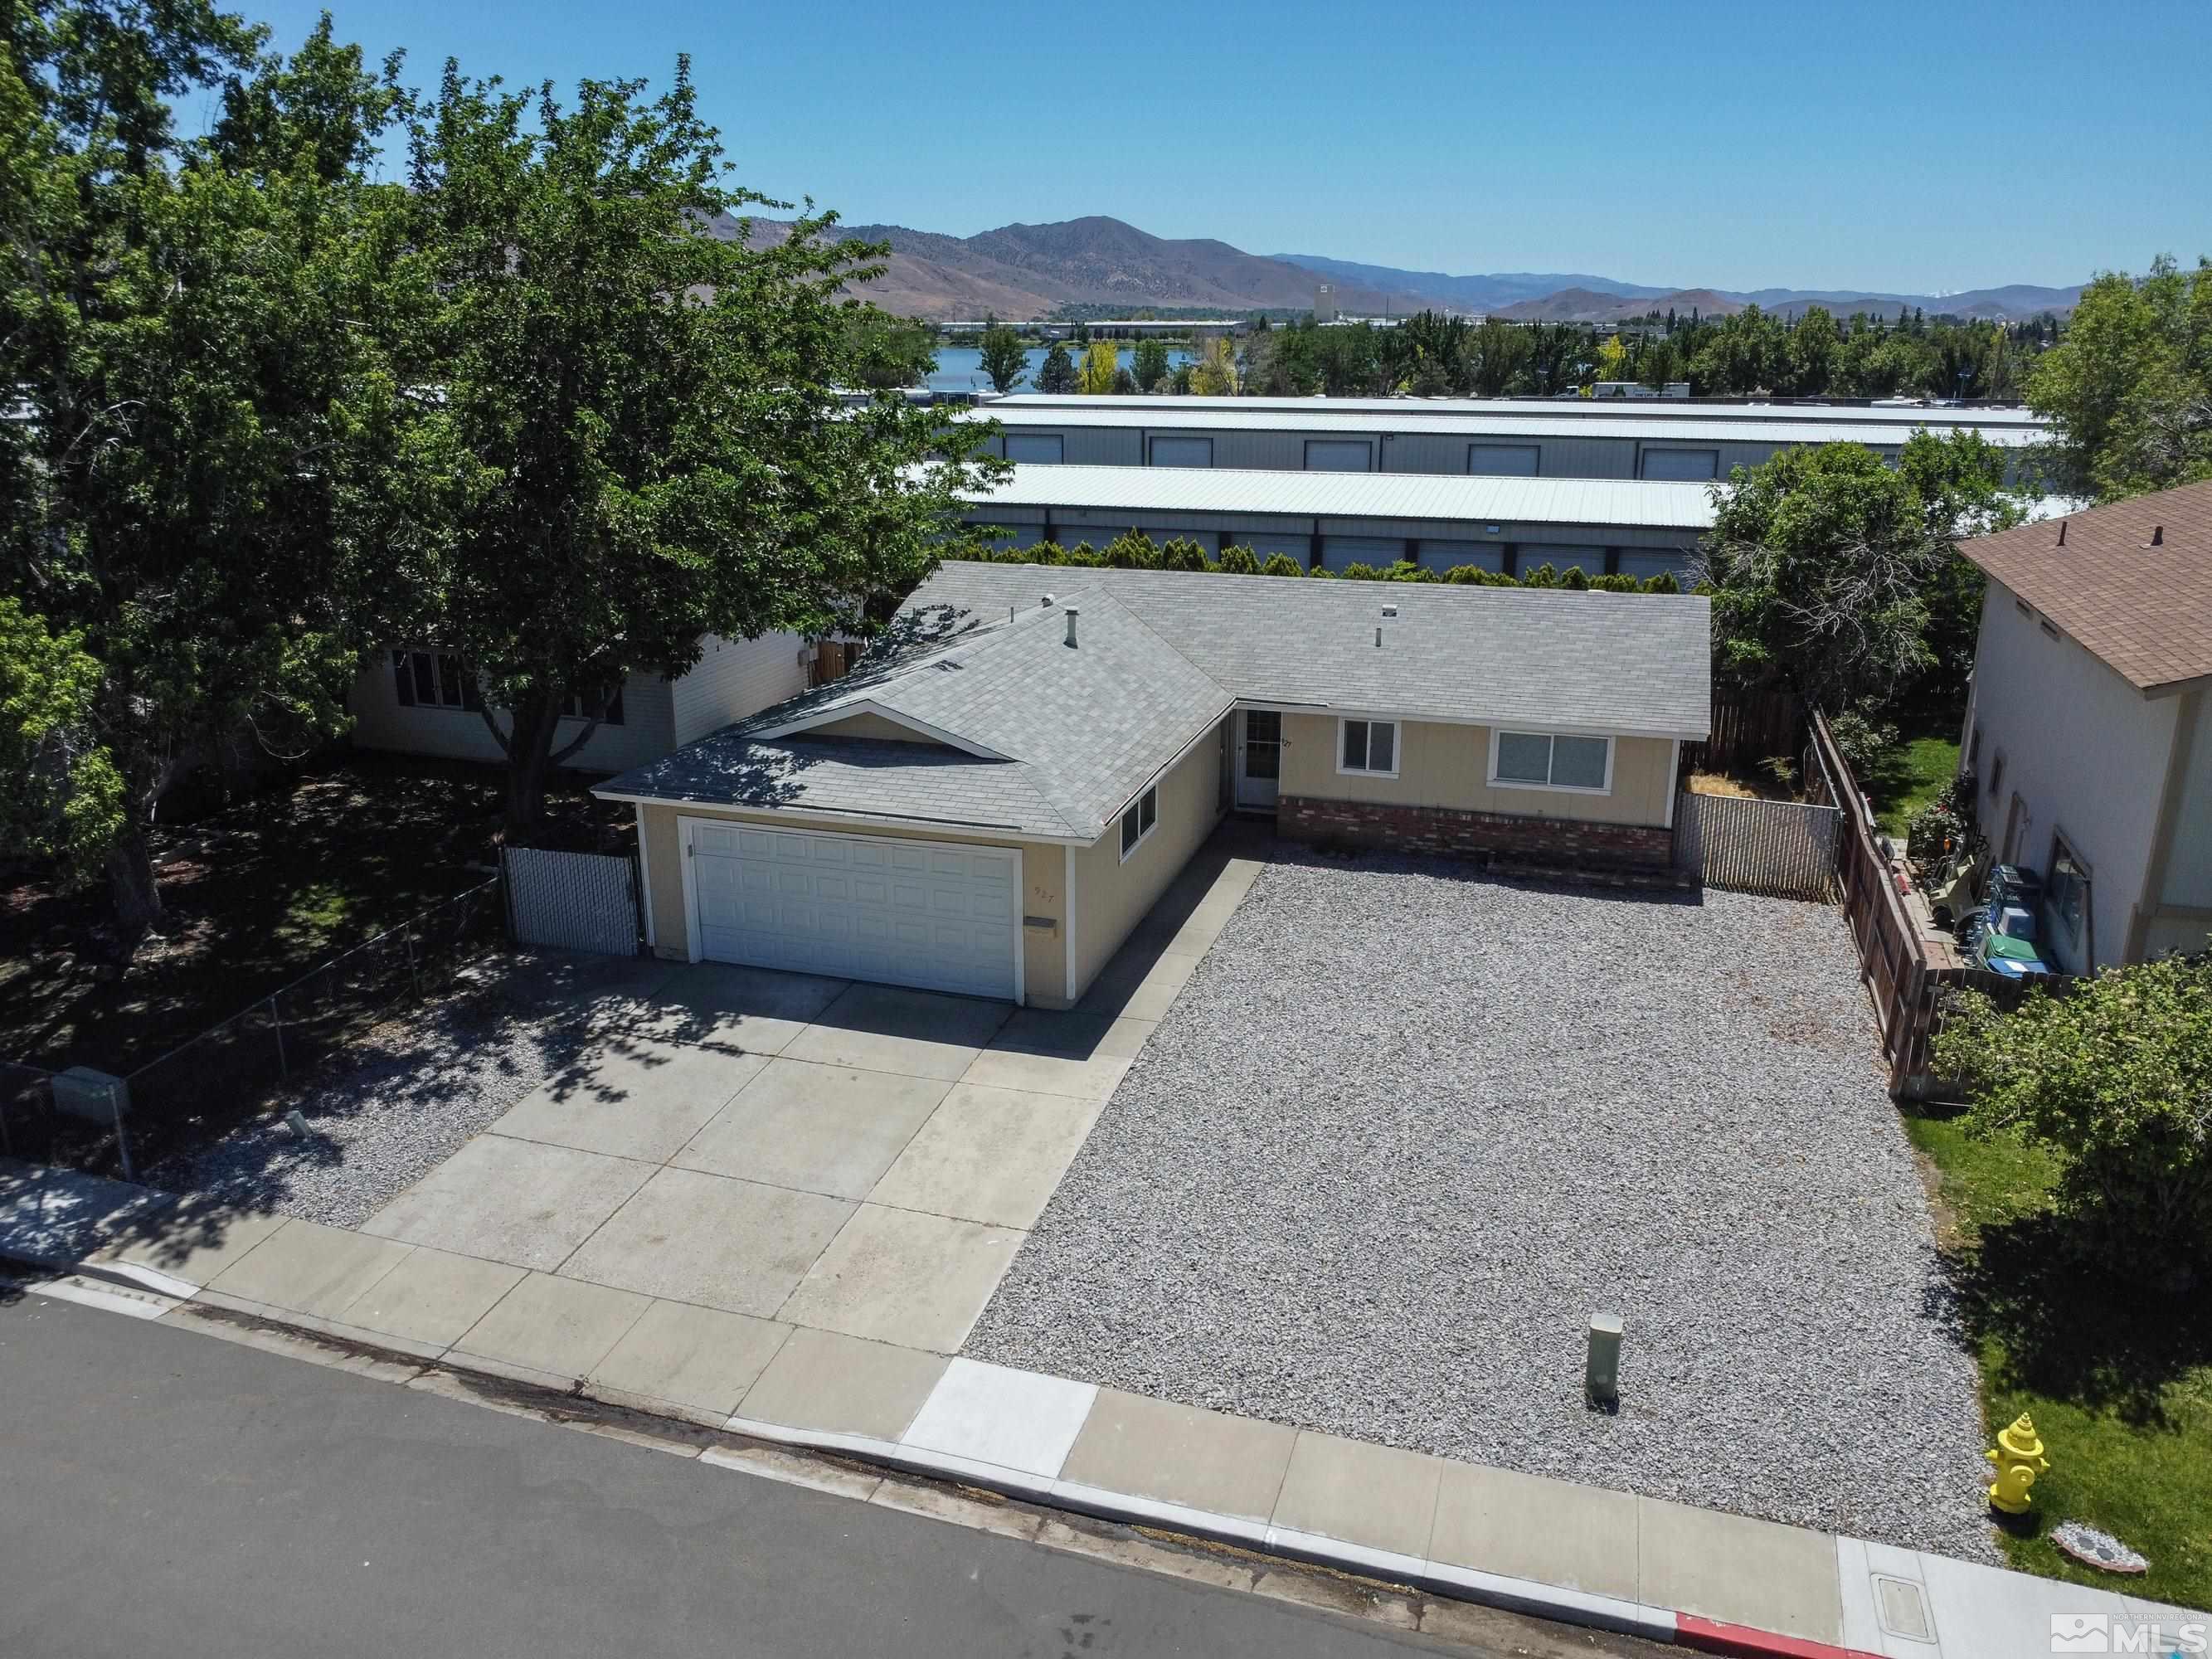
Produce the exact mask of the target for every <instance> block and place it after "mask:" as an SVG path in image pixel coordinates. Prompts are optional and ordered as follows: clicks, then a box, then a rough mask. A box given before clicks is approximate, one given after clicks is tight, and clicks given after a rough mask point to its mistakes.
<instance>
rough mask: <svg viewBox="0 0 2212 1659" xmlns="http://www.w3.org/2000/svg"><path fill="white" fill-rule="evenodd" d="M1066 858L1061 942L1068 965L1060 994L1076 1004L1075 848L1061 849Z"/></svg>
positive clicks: (1063, 971) (1062, 975)
mask: <svg viewBox="0 0 2212 1659" xmlns="http://www.w3.org/2000/svg"><path fill="white" fill-rule="evenodd" d="M1060 856H1061V858H1062V859H1063V860H1065V862H1063V863H1062V865H1061V866H1060V939H1061V943H1062V944H1064V945H1066V947H1067V965H1066V967H1064V968H1062V969H1060V995H1061V996H1063V997H1064V998H1066V1000H1067V1006H1069V1007H1071V1008H1072V1007H1073V1006H1075V848H1073V847H1063V848H1060Z"/></svg>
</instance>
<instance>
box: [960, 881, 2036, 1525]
mask: <svg viewBox="0 0 2212 1659" xmlns="http://www.w3.org/2000/svg"><path fill="white" fill-rule="evenodd" d="M1598 1309H1606V1310H1613V1311H1617V1312H1619V1313H1620V1314H1621V1315H1623V1316H1625V1318H1626V1322H1627V1338H1626V1350H1625V1355H1624V1360H1623V1365H1622V1373H1623V1393H1624V1401H1623V1405H1622V1408H1621V1410H1620V1413H1619V1415H1617V1416H1606V1415H1602V1414H1600V1413H1595V1412H1592V1411H1590V1410H1589V1409H1588V1408H1586V1407H1584V1406H1583V1402H1582V1398H1581V1383H1582V1358H1583V1352H1582V1344H1583V1329H1584V1326H1585V1323H1586V1322H1587V1319H1588V1316H1589V1314H1590V1313H1591V1311H1593V1310H1598ZM966 1352H968V1353H969V1354H970V1355H972V1356H973V1357H975V1358H981V1359H987V1360H995V1361H998V1362H1000V1363H1003V1364H1012V1365H1021V1366H1027V1367H1030V1368H1033V1369H1036V1370H1044V1371H1049V1372H1053V1373H1055V1374H1057V1375H1060V1376H1069V1377H1076V1378H1080V1379H1083V1380H1086V1381H1092V1382H1097V1383H1105V1384H1110V1385H1113V1386H1115V1387H1118V1388H1122V1389H1130V1390H1133V1391H1136V1392H1139V1393H1143V1394H1149V1395H1158V1396H1162V1397H1164V1398H1167V1399H1170V1400H1176V1401H1184V1402H1187V1403H1188V1404H1191V1405H1195V1406H1204V1407H1213V1408H1216V1409H1219V1410H1224V1411H1231V1412H1236V1413H1243V1414H1244V1415H1247V1416H1253V1417H1262V1418H1271V1419H1277V1420H1279V1421H1283V1422H1288V1423H1295V1424H1298V1425H1304V1426H1308V1427H1311V1428H1316V1429H1320V1430H1325V1431H1329V1432H1333V1433H1336V1434H1342V1435H1349V1436H1352V1437H1358V1438H1360V1439H1364V1440H1372V1441H1380V1442H1384V1443H1389V1444H1393V1445H1399V1446H1407V1447H1413V1448H1416V1449H1421V1450H1425V1451H1430V1452H1435V1453H1438V1454H1442V1455H1446V1456H1450V1457H1456V1458H1463V1459H1467V1460H1468V1461H1471V1462H1478V1463H1486V1464H1492V1465H1502V1466H1504V1467H1508V1468H1517V1469H1522V1470H1526V1471H1528V1472H1530V1473H1532V1474H1547V1475H1553V1476H1558V1477H1560V1478H1563V1479H1567V1480H1581V1481H1587V1482H1590V1483H1593V1484H1595V1485H1599V1486H1613V1487H1618V1488H1626V1489H1628V1490H1632V1491H1635V1492H1644V1493H1648V1494H1650V1495H1652V1496H1656V1497H1662V1498H1680V1499H1682V1500H1684V1501H1686V1502H1692V1503H1697V1504H1707V1505H1711V1506H1715V1507H1719V1508H1723V1509H1733V1510H1742V1511H1745V1512H1747V1513H1750V1514H1754V1515H1759V1516H1768V1517H1770V1518H1772V1519H1775V1520H1780V1521H1788V1522H1798V1523H1800V1524H1803V1525H1808V1526H1814V1527H1820V1528H1826V1529H1829V1530H1833V1531H1840V1532H1848V1533H1852V1534H1858V1535H1861V1536H1865V1537H1870V1538H1875V1539H1881V1540H1885V1541H1892V1542H1895V1543H1899V1544H1905V1545H1911V1546H1917V1547H1929V1548H1936V1549H1941V1550H1945V1551H1948V1552H1951V1553H1958V1554H1965V1555H1969V1556H1974V1557H1978V1558H1980V1559H1991V1560H1993V1559H1996V1556H1995V1553H1994V1552H1993V1550H1992V1548H1991V1545H1990V1536H1989V1531H1988V1528H1987V1526H1986V1524H1985V1522H1984V1519H1983V1504H1982V1503H1981V1501H1980V1497H1979V1492H1980V1483H1981V1482H1982V1481H1984V1480H1986V1475H1985V1474H1979V1473H1978V1472H1979V1471H1981V1470H1982V1469H1983V1467H1984V1466H1983V1464H1982V1462H1981V1458H1980V1449H1981V1441H1980V1439H1979V1435H1980V1418H1979V1413H1978V1408H1977V1406H1976V1403H1975V1373H1974V1368H1973V1365H1972V1361H1971V1359H1970V1358H1969V1357H1968V1355H1967V1354H1966V1352H1963V1351H1962V1349H1961V1348H1960V1346H1959V1345H1958V1343H1957V1341H1956V1340H1955V1337H1954V1334H1953V1333H1952V1329H1951V1328H1950V1325H1949V1323H1948V1297H1947V1293H1946V1290H1945V1285H1944V1281H1943V1279H1942V1273H1941V1270H1940V1268H1939V1266H1938V1263H1937V1260H1936V1251H1935V1242H1934V1238H1933V1235H1932V1232H1931V1230H1930V1225H1929V1216H1928V1210H1927V1206H1926V1202H1925V1200H1924V1198H1923V1193H1922V1188H1921V1186H1920V1182H1919V1179H1918V1176H1917V1172H1916V1170H1915V1168H1914V1164H1913V1161H1912V1157H1911V1152H1910V1150H1909V1148H1908V1146H1907V1144H1906V1141H1905V1134H1904V1132H1903V1129H1902V1127H1900V1125H1899V1121H1898V1117H1897V1114H1896V1112H1895V1109H1893V1107H1892V1106H1891V1104H1890V1103H1889V1101H1888V1099H1887V1096H1886V1095H1885V1093H1884V1091H1883V1087H1882V1083H1881V1076H1880V1074H1879V1073H1878V1072H1877V1070H1876V1068H1875V1060H1874V1053H1873V1037H1872V1032H1871V1026H1870V1019H1869V1012H1868V1009H1867V1004H1866V999H1865V994H1864V993H1863V991H1862V990H1861V989H1860V987H1859V984H1858V975H1857V963H1856V960H1855V958H1854V956H1853V953H1852V950H1851V945H1850V939H1849V938H1848V936H1847V934H1846V933H1845V932H1844V926H1843V923H1842V921H1841V920H1840V918H1839V917H1838V915H1836V914H1835V913H1834V912H1832V911H1830V910H1827V909H1824V908H1820V907H1818V906H1814V905H1809V904H1800V903H1792V902H1786V901H1780V900H1771V899H1761V898H1754V897H1749V896H1742V895H1738V894H1733V893H1723V892H1717V891H1715V892H1709V893H1707V894H1706V895H1705V897H1704V901H1703V902H1702V903H1701V904H1689V903H1684V902H1672V901H1666V900H1655V899H1649V898H1638V897H1622V896H1615V895H1611V894H1597V893H1592V892H1583V891H1578V890H1545V889H1538V888H1528V887H1521V886H1516V885H1510V884H1500V883H1496V882H1492V881H1489V880H1486V879H1481V878H1474V877H1472V876H1470V875H1468V874H1467V873H1466V872H1464V870H1463V867H1462V866H1454V865H1449V864H1444V863H1431V862H1427V861H1416V860H1386V859H1382V858H1370V859H1364V860H1355V861H1345V860H1330V859H1323V858H1320V857H1316V856H1308V855H1303V854H1288V855H1286V857H1285V860H1284V861H1282V862H1279V863H1277V864H1274V865H1273V866H1270V867H1269V868H1268V869H1267V870H1266V871H1265V872H1263V873H1262V875H1261V878H1260V880H1259V882H1258V884H1256V885H1255V887H1254V889H1253V890H1252V892H1251V895H1250V896H1249V897H1248V898H1247V899H1246V901H1245V902H1244V904H1243V907H1242V908H1241V909H1240V910H1239V911H1238V912H1237V915H1236V916H1235V917H1234V918H1232V920H1231V922H1230V925H1229V927H1228V929H1227V930H1226V931H1225V933H1223V934H1222V936H1221V938H1220V939H1219V940H1218V942H1217V943H1216V944H1215V945H1214V947H1213V949H1212V951H1211V953H1210V954H1209V955H1208V956H1207V957H1206V959H1205V961H1204V962H1203V963H1201V964H1200V967H1199V969H1198V970H1197V972H1196V973H1195V975H1194V976H1193V977H1192V979H1191V981H1190V983H1189V985H1188V987H1187V988H1186V990H1185V991H1184V992H1183V994H1182V997H1181V999H1180V1000H1178V1001H1177V1002H1176V1006H1175V1007H1174V1009H1173V1010H1172V1011H1171V1012H1170V1016H1169V1018H1167V1019H1166V1020H1165V1021H1164V1023H1163V1024H1161V1026H1160V1028H1159V1030H1158V1032H1157V1033H1156V1034H1155V1035H1154V1036H1153V1037H1152V1042H1151V1043H1150V1045H1149V1046H1148V1048H1146V1052H1145V1055H1144V1058H1143V1059H1142V1060H1140V1061H1139V1064H1138V1066H1137V1067H1136V1068H1135V1070H1133V1072H1132V1073H1130V1074H1129V1076H1128V1078H1127V1080H1126V1081H1125V1082H1124V1083H1123V1084H1122V1085H1121V1089H1120V1090H1119V1091H1118V1092H1117V1093H1116V1094H1115V1096H1114V1098H1113V1100H1112V1101H1111V1103H1109V1105H1108V1107H1107V1109H1106V1110H1105V1113H1104V1115H1103V1116H1102V1117H1101V1118H1100V1120H1099V1121H1098V1124H1097V1127H1096V1128H1095V1129H1094V1130H1093V1131H1092V1133H1091V1138H1090V1140H1089V1142H1088V1143H1087V1144H1086V1145H1085V1147H1084V1149H1083V1152H1081V1154H1080V1155H1079V1157H1078V1158H1077V1159H1076V1162H1075V1164H1074V1165H1073V1168H1072V1169H1071V1170H1069V1171H1068V1174H1067V1176H1066V1179H1065V1180H1064V1181H1063V1182H1061V1183H1060V1188H1059V1191H1058V1192H1057V1194H1055V1195H1054V1198H1053V1200H1052V1201H1051V1204H1050V1205H1049V1206H1048V1208H1047V1209H1046V1211H1045V1213H1044V1216H1043V1218H1042V1220H1041V1221H1040V1223H1039V1224H1038V1225H1037V1228H1036V1231H1035V1232H1034V1233H1033V1234H1032V1235H1031V1236H1030V1240H1029V1243H1027V1244H1026V1245H1025V1246H1024V1248H1023V1249H1022V1251H1021V1253H1020V1255H1019V1256H1018V1258H1017V1260H1016V1261H1015V1263H1014V1265H1013V1267H1012V1271H1011V1272H1010V1273H1009V1274H1008V1275H1007V1277H1006V1280H1005V1282H1004V1283H1003V1284H1002V1285H1000V1289H999V1291H998V1294H997V1296H996V1297H994V1299H993V1301H992V1302H991V1304H990V1305H989V1307H988V1308H987V1310H985V1312H984V1314H983V1316H982V1318H981V1320H980V1321H979V1322H978V1323H977V1325H976V1327H975V1332H974V1334H973V1335H972V1336H971V1337H970V1339H969V1343H968V1346H967V1349H966Z"/></svg>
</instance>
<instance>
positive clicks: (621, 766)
mask: <svg viewBox="0 0 2212 1659" xmlns="http://www.w3.org/2000/svg"><path fill="white" fill-rule="evenodd" d="M834 648H835V647H833V649H834ZM819 649H820V648H819V647H817V646H815V645H812V644H810V643H809V642H808V641H806V640H805V639H803V638H801V637H800V636H799V635H797V634H763V635H761V636H760V637H759V638H758V639H755V640H725V639H718V638H715V637H714V635H708V637H707V639H706V641H704V644H703V647H702V654H701V656H700V659H699V661H698V664H697V665H696V666H695V667H693V668H692V669H691V670H690V672H688V673H685V674H680V675H678V676H677V677H676V678H673V679H671V678H665V676H662V675H659V674H632V675H631V676H629V678H628V679H627V680H625V681H624V682H623V688H622V690H620V691H619V692H618V693H617V694H616V696H615V699H614V701H613V702H612V703H611V704H610V705H609V707H608V708H607V710H606V713H605V716H604V717H603V718H602V719H601V720H600V722H599V730H598V731H596V732H592V738H591V741H590V742H588V743H586V744H585V745H584V746H583V748H582V749H580V750H578V751H577V752H576V754H575V755H574V757H572V758H571V759H570V760H569V761H568V765H570V766H572V767H574V769H577V770H578V771H580V772H620V771H623V770H625V769H628V768H629V767H633V766H641V765H643V764H644V763H646V762H647V761H649V760H654V759H657V758H659V757H660V756H662V755H665V754H666V753H667V752H668V751H669V750H671V749H674V748H677V747H678V746H679V745H681V744H687V743H690V742H692V741H693V740H694V739H696V738H702V737H704V736H705V735H706V734H707V733H708V732H713V731H715V730H717V729H718V728H720V727H721V726H727V725H728V724H729V723H730V722H731V721H732V720H743V719H744V717H745V716H746V715H748V714H755V713H757V712H758V711H759V710H761V709H763V708H767V707H768V706H769V704H771V703H777V702H782V701H783V700H784V699H785V698H786V697H788V696H793V695H794V694H795V693H797V692H799V691H803V690H805V689H806V687H807V685H808V684H810V683H811V681H812V679H813V678H815V677H816V676H815V665H816V663H817V653H818V652H819ZM347 708H349V711H350V712H351V714H352V715H353V720H354V725H353V734H352V735H353V741H354V742H355V743H356V744H359V745H360V746H361V747H362V748H364V749H384V750H392V751H394V752H396V753H398V754H403V755H435V756H439V757H443V758H445V759H447V760H470V761H488V762H492V763H498V762H500V761H502V760H504V759H505V758H506V757H505V756H504V754H502V752H501V750H500V746H499V744H497V743H496V742H495V740H494V739H493V738H492V735H491V733H490V732H487V731H486V730H485V729H484V723H483V698H482V697H481V696H479V695H478V693H477V685H476V681H475V679H474V678H472V677H471V675H470V674H469V673H468V672H467V671H466V670H465V666H464V665H463V662H462V659H461V658H460V657H459V656H458V655H456V654H455V653H453V652H450V651H441V650H439V649H437V648H436V647H431V646H398V647H392V649H389V650H385V651H379V652H378V653H375V654H374V656H373V657H372V658H371V659H370V660H369V664H368V667H366V668H364V669H363V670H362V672H361V674H360V676H359V678H356V680H355V681H354V684H353V689H352V690H351V691H350V692H349V694H348V696H347ZM587 713H588V711H587V710H586V709H583V708H577V707H572V708H570V709H569V710H568V714H567V716H566V717H565V718H564V719H563V720H562V731H561V732H560V733H559V734H558V735H557V737H556V740H555V746H556V748H558V747H561V746H562V745H564V744H568V742H570V741H571V740H572V739H573V738H574V736H575V734H576V733H577V732H580V731H581V730H582V729H583V721H584V719H585V717H586V714H587ZM494 715H495V718H497V717H498V711H496V710H495V711H494ZM503 724H504V722H503V721H502V725H503Z"/></svg>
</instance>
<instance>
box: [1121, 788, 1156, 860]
mask: <svg viewBox="0 0 2212 1659" xmlns="http://www.w3.org/2000/svg"><path fill="white" fill-rule="evenodd" d="M1159 818H1160V792H1159V790H1158V788H1152V789H1147V790H1146V791H1145V793H1143V794H1141V795H1139V796H1138V797H1137V799H1134V800H1133V801H1131V802H1130V803H1129V810H1128V811H1126V812H1124V813H1122V814H1121V856H1122V857H1123V858H1127V857H1128V856H1129V854H1132V853H1133V852H1135V851H1136V850H1137V843H1138V842H1141V841H1142V840H1144V838H1145V837H1146V836H1149V835H1151V834H1152V826H1153V825H1154V824H1156V823H1158V822H1159Z"/></svg>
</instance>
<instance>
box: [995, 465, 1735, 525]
mask: <svg viewBox="0 0 2212 1659" xmlns="http://www.w3.org/2000/svg"><path fill="white" fill-rule="evenodd" d="M1013 471H1014V476H1013V477H1012V480H1010V481H1009V482H1008V483H1006V484H1004V485H1002V486H1001V487H1000V488H999V489H996V490H992V491H986V492H982V493H980V494H977V495H971V496H969V500H970V501H975V503H976V505H977V506H978V507H979V508H984V509H987V508H989V507H1075V508H1096V509H1099V510H1103V511H1109V512H1124V513H1242V514H1247V515H1250V516H1255V517H1256V516H1259V515H1261V514H1274V515H1279V516H1285V517H1296V518H1328V519H1420V520H1430V521H1435V520H1490V521H1491V522H1492V523H1509V522H1510V523H1516V524H1572V525H1619V526H1636V527H1639V528H1646V529H1655V530H1709V529H1711V527H1712V522H1713V504H1712V497H1711V493H1710V486H1708V485H1705V484H1702V483H1659V482H1656V481H1653V480H1650V479H1644V478H1489V477H1464V476H1462V475H1460V474H1457V473H1428V472H1264V471H1246V470H1243V469H1240V468H1234V467H1179V466H1059V465H1042V464H1041V465H1026V466H1023V465H1018V466H1016V467H1015V468H1014V470H1013Z"/></svg>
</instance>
